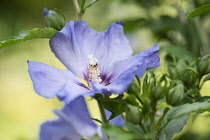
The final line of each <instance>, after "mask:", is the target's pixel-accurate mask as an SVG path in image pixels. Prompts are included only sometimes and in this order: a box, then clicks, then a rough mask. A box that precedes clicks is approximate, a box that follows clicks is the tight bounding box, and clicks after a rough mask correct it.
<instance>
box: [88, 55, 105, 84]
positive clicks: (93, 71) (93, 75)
mask: <svg viewBox="0 0 210 140" xmlns="http://www.w3.org/2000/svg"><path fill="white" fill-rule="evenodd" d="M88 59H89V68H88V80H89V81H91V82H92V81H97V82H101V81H102V79H101V77H100V70H99V68H98V64H97V62H98V59H96V58H94V57H93V55H92V54H90V55H88Z"/></svg>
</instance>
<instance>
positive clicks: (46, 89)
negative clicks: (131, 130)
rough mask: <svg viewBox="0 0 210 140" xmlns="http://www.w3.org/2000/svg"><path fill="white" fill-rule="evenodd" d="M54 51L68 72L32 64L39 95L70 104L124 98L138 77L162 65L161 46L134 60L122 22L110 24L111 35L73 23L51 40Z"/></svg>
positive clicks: (30, 63) (77, 22) (35, 87)
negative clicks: (84, 99) (91, 98)
mask: <svg viewBox="0 0 210 140" xmlns="http://www.w3.org/2000/svg"><path fill="white" fill-rule="evenodd" d="M50 47H51V50H52V52H53V53H54V54H55V56H56V57H57V58H58V59H59V60H60V61H61V62H62V63H63V64H64V65H65V66H66V68H67V69H68V70H61V69H56V68H53V67H51V66H49V65H46V64H43V63H40V62H33V61H28V63H29V68H28V71H29V74H30V77H31V79H32V81H33V85H34V89H35V91H36V92H37V93H38V94H39V95H41V96H43V97H46V98H53V97H56V96H57V97H58V98H59V99H60V100H64V101H65V102H66V103H69V102H71V101H72V100H74V99H76V98H78V97H80V96H85V95H88V96H93V95H95V93H102V94H103V95H105V96H109V95H111V94H112V93H114V94H122V93H123V92H124V91H125V90H126V89H127V88H128V86H129V84H130V83H131V81H132V80H133V77H134V76H135V75H137V76H138V77H141V76H142V75H143V74H144V72H145V71H146V70H147V69H151V68H153V67H157V66H159V65H160V58H159V56H158V51H159V46H158V45H157V44H156V45H154V46H153V47H151V48H149V49H147V50H145V51H143V52H141V53H139V54H136V55H134V56H132V54H133V52H132V48H131V47H130V45H129V42H128V40H127V38H126V37H125V35H124V32H123V24H122V23H121V22H117V23H112V24H110V26H109V28H108V30H107V31H103V32H97V31H95V30H94V29H92V28H90V27H88V25H87V23H86V22H85V21H69V22H67V24H66V26H65V27H64V28H63V29H62V30H61V31H60V32H58V33H57V34H56V35H54V36H53V37H52V38H51V39H50ZM77 77H80V78H82V79H84V80H85V81H87V83H88V85H85V84H83V83H82V82H81V81H80V80H79V79H78V78H77Z"/></svg>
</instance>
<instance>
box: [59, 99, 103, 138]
mask: <svg viewBox="0 0 210 140" xmlns="http://www.w3.org/2000/svg"><path fill="white" fill-rule="evenodd" d="M56 114H57V115H59V116H60V117H61V118H62V119H64V120H66V121H68V122H69V123H70V124H72V126H74V128H75V130H76V131H77V132H78V133H79V134H80V135H81V136H83V137H88V138H91V137H92V136H93V135H95V134H96V133H100V128H99V127H98V126H97V125H96V124H95V123H94V122H93V120H91V119H88V117H90V113H89V112H88V109H87V105H86V102H85V100H84V98H83V97H79V98H77V99H76V100H74V101H73V102H71V103H69V104H67V105H66V106H65V107H64V108H63V109H62V113H61V112H56Z"/></svg>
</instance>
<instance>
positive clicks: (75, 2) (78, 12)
mask: <svg viewBox="0 0 210 140" xmlns="http://www.w3.org/2000/svg"><path fill="white" fill-rule="evenodd" d="M73 3H74V7H75V9H76V12H77V16H78V19H79V20H81V19H82V15H83V14H82V13H81V10H80V7H79V3H78V0H73Z"/></svg>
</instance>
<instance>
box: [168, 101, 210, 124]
mask: <svg viewBox="0 0 210 140" xmlns="http://www.w3.org/2000/svg"><path fill="white" fill-rule="evenodd" d="M204 111H210V103H209V102H195V103H192V104H184V105H181V106H178V107H174V108H173V109H172V111H170V112H169V114H168V115H167V116H168V117H167V119H168V120H173V119H176V118H179V117H182V116H184V115H189V114H190V113H192V112H197V113H199V112H204Z"/></svg>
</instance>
